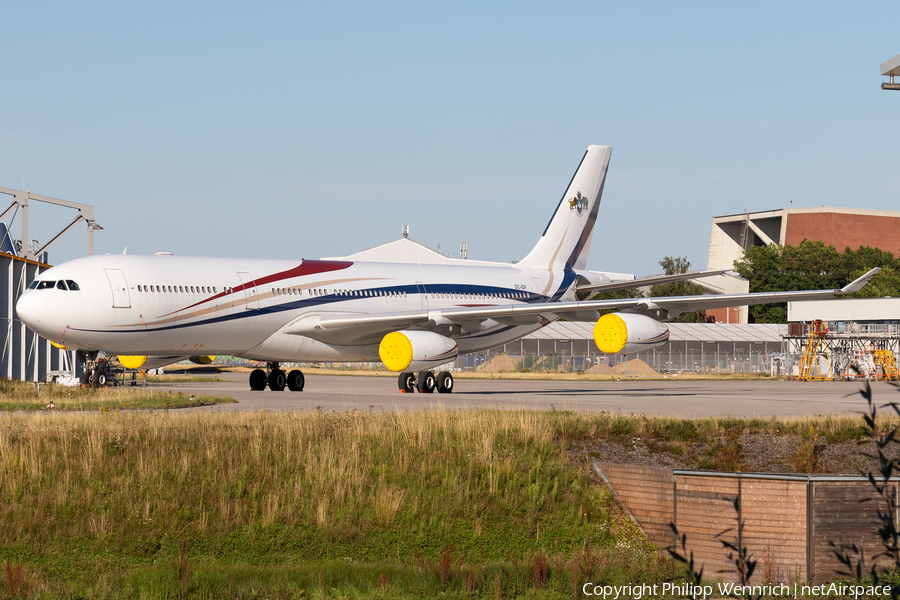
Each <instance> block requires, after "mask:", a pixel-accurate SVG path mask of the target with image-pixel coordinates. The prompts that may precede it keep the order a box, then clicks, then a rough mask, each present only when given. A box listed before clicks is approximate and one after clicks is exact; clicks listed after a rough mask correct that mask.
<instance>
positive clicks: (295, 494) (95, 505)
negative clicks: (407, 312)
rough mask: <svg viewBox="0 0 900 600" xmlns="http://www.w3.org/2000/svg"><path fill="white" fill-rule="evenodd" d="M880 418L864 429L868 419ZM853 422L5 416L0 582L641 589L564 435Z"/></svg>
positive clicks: (98, 593)
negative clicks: (630, 586)
mask: <svg viewBox="0 0 900 600" xmlns="http://www.w3.org/2000/svg"><path fill="white" fill-rule="evenodd" d="M896 421H897V420H896V419H893V420H884V421H883V423H882V425H883V426H884V427H890V426H895V425H896V424H897V423H896ZM860 425H861V419H858V418H849V417H847V418H844V417H837V418H819V419H790V420H780V419H700V420H693V421H691V420H683V419H673V418H650V417H643V416H628V417H626V416H621V415H611V414H593V415H586V414H576V413H568V412H557V411H550V412H542V413H541V412H530V411H494V410H477V411H450V410H437V411H427V412H392V413H360V412H349V413H325V412H288V413H266V412H259V413H251V414H245V413H184V412H179V411H169V412H164V411H152V412H147V411H119V412H116V411H103V412H94V413H60V412H52V411H43V412H40V413H11V414H9V415H4V416H3V417H2V418H0V506H2V507H3V518H2V519H0V563H2V566H3V568H2V569H0V573H2V578H0V579H2V581H0V584H2V585H0V591H2V592H3V593H4V594H5V597H26V596H27V597H29V598H97V597H103V598H182V597H185V598H204V599H205V598H210V597H212V598H298V597H312V598H426V597H427V598H431V597H433V598H446V597H450V598H454V597H460V598H461V597H479V598H498V597H499V598H513V597H526V598H571V597H578V596H579V595H580V591H579V589H580V586H581V585H583V584H584V583H586V582H589V581H594V582H601V581H602V582H604V583H607V584H612V583H617V584H620V585H621V584H632V583H636V582H641V583H650V584H653V583H661V582H663V581H669V580H672V579H678V578H679V577H680V573H681V571H680V570H679V569H678V568H676V566H675V564H674V563H672V562H671V561H670V560H668V559H663V558H660V557H659V556H658V555H657V553H656V552H655V551H654V549H653V548H651V547H650V546H649V545H648V543H647V542H646V540H645V538H643V536H642V535H641V534H640V532H639V530H638V529H637V528H636V527H635V526H634V524H633V523H632V522H631V521H630V520H629V519H628V517H627V516H626V515H624V514H623V513H622V512H621V511H620V509H619V508H618V507H617V505H616V504H615V502H614V501H613V499H612V497H611V495H610V494H609V493H608V492H607V491H606V490H605V488H603V487H602V486H601V485H600V484H599V482H598V480H597V479H596V478H595V477H594V476H593V474H592V473H591V471H590V470H589V469H588V468H587V466H586V465H584V464H581V463H580V462H577V461H576V460H574V459H573V456H574V455H573V454H570V453H571V451H572V450H573V448H575V447H577V446H578V445H579V444H580V443H581V442H587V441H590V440H594V439H598V438H603V439H608V440H612V441H622V440H628V439H629V438H630V437H631V436H635V435H642V436H652V437H653V438H654V439H658V440H663V441H666V442H667V443H670V444H677V443H687V442H697V441H704V440H716V439H720V438H722V437H723V436H725V437H727V436H728V435H730V434H731V433H733V432H735V431H741V432H744V431H749V432H756V431H759V432H777V433H781V432H786V433H794V432H796V433H800V434H806V435H809V432H811V431H812V432H815V435H821V436H823V437H827V438H828V439H834V440H842V439H858V437H859V436H860V435H861V427H860Z"/></svg>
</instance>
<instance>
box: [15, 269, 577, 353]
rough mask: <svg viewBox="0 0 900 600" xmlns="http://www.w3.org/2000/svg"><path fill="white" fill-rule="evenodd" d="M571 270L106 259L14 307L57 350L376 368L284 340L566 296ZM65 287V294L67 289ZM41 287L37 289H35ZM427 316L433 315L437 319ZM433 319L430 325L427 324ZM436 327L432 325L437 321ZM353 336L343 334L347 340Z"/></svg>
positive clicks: (65, 272)
mask: <svg viewBox="0 0 900 600" xmlns="http://www.w3.org/2000/svg"><path fill="white" fill-rule="evenodd" d="M574 278H575V274H574V272H573V271H572V270H566V271H557V272H551V271H548V270H546V269H544V270H532V269H521V268H517V267H516V266H515V265H509V266H483V265H479V266H462V265H430V264H429V265H415V264H395V263H372V262H350V261H310V260H303V261H291V260H268V259H231V258H193V257H179V256H171V255H163V256H159V255H147V256H144V255H141V256H136V255H131V256H128V255H105V256H92V257H87V258H82V259H78V260H74V261H71V262H67V263H64V264H62V265H59V266H57V267H53V268H52V269H49V270H48V271H45V272H44V273H42V274H41V276H40V278H39V281H40V282H50V281H55V282H58V281H68V282H72V281H74V282H75V283H76V285H77V287H78V290H77V291H73V290H69V289H59V288H58V287H52V288H51V287H47V286H46V285H45V286H44V289H29V290H26V291H25V293H24V294H23V295H22V297H21V298H20V300H19V302H18V304H17V311H18V313H19V316H20V318H21V319H22V320H23V321H25V322H26V323H27V324H28V326H29V327H30V328H32V329H33V330H34V331H36V332H37V333H39V334H41V335H42V336H44V337H46V338H47V339H49V340H50V341H52V342H56V343H58V344H61V345H65V346H66V347H67V348H71V349H78V350H86V351H94V350H103V351H106V352H107V353H110V354H125V355H132V354H141V355H213V354H228V355H235V356H242V357H246V358H250V359H257V360H267V361H297V362H301V361H377V360H379V357H378V343H377V341H373V340H364V341H363V342H362V343H358V342H353V341H350V342H348V341H347V339H346V337H347V336H346V335H345V336H344V338H342V339H339V340H328V339H327V338H326V339H322V338H321V337H320V338H319V339H314V338H315V337H316V336H311V337H310V336H306V335H298V334H297V333H296V327H294V330H295V333H288V332H286V330H288V329H289V328H290V326H291V325H295V324H296V323H297V322H298V321H300V320H301V319H305V318H309V317H314V316H317V315H327V316H334V315H347V316H351V315H372V314H394V313H405V312H410V311H438V310H440V309H445V308H452V307H474V306H510V305H516V304H534V303H541V302H552V301H558V300H561V299H572V296H571V292H570V288H571V287H572V283H573V282H574ZM65 287H71V286H70V284H66V286H65ZM38 288H40V286H38ZM551 307H552V305H550V306H548V312H547V313H546V314H541V319H540V321H539V322H537V323H529V324H525V325H518V324H510V323H509V322H507V323H505V324H504V323H498V322H496V321H492V320H486V321H482V322H480V323H477V325H475V324H473V325H472V326H471V327H468V328H467V327H463V328H462V329H460V327H457V328H456V329H455V333H454V330H453V329H450V330H448V332H447V333H446V335H448V336H449V337H452V338H454V339H455V340H456V341H457V343H458V345H459V349H460V352H462V353H466V352H475V351H479V350H483V349H486V348H491V347H495V346H497V345H500V344H503V343H506V342H509V341H512V340H515V339H517V338H519V337H521V336H522V335H525V334H527V333H529V332H531V331H534V330H536V329H538V328H540V327H541V326H543V325H545V324H547V323H549V322H551V321H552V320H554V319H555V318H556V315H554V314H553V313H552V312H551V311H550V310H549V309H551ZM435 314H437V313H435ZM436 320H438V321H439V318H436ZM437 324H438V325H440V323H437ZM351 337H352V336H351Z"/></svg>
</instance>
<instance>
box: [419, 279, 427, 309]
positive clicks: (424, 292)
mask: <svg viewBox="0 0 900 600" xmlns="http://www.w3.org/2000/svg"><path fill="white" fill-rule="evenodd" d="M416 287H417V288H418V290H419V298H421V299H422V310H428V291H427V290H426V289H425V284H424V283H422V282H421V281H417V282H416Z"/></svg>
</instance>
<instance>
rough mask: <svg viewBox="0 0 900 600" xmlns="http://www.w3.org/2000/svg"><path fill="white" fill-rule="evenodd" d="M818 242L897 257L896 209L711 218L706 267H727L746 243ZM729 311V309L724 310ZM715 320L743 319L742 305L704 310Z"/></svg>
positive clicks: (815, 210)
mask: <svg viewBox="0 0 900 600" xmlns="http://www.w3.org/2000/svg"><path fill="white" fill-rule="evenodd" d="M804 239H809V240H819V241H822V242H824V243H825V245H830V246H834V247H835V248H837V250H838V251H840V252H843V251H844V249H845V248H847V247H850V248H852V249H854V250H855V249H857V248H859V247H860V246H871V247H873V248H880V249H881V250H887V251H889V252H892V253H893V254H894V256H898V255H900V212H895V211H886V210H868V209H861V208H834V207H830V206H823V207H817V208H782V209H779V210H768V211H762V212H754V213H751V212H746V213H743V214H737V215H726V216H722V217H713V223H712V235H711V236H710V240H709V262H708V264H707V268H708V269H727V268H729V267H731V266H732V265H733V264H734V261H736V260H739V259H740V258H741V256H742V254H743V252H744V250H745V249H747V248H749V247H751V246H765V245H768V244H780V245H791V246H796V245H798V244H799V243H800V242H802V241H803V240H804ZM727 311H731V312H727ZM707 314H712V315H713V316H715V317H716V320H717V321H720V322H726V320H727V321H731V322H734V321H735V318H736V317H737V321H738V322H740V323H746V322H747V311H746V310H745V307H734V308H730V309H724V308H723V309H717V310H711V311H707Z"/></svg>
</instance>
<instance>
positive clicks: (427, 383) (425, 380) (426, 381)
mask: <svg viewBox="0 0 900 600" xmlns="http://www.w3.org/2000/svg"><path fill="white" fill-rule="evenodd" d="M434 385H435V383H434V373H433V372H431V371H420V372H419V380H418V387H419V391H420V392H422V393H423V394H430V393H431V392H433V391H434Z"/></svg>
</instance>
